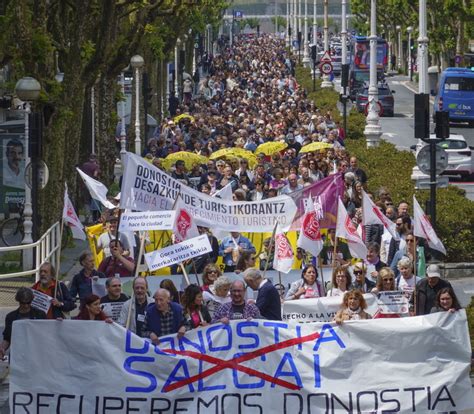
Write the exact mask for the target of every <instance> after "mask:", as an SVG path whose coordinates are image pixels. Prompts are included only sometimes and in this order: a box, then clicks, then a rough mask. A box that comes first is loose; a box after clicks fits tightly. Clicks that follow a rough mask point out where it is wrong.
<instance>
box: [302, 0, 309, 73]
mask: <svg viewBox="0 0 474 414" xmlns="http://www.w3.org/2000/svg"><path fill="white" fill-rule="evenodd" d="M303 30H304V33H303V47H304V53H303V63H305V64H308V63H309V54H308V49H309V41H308V0H304V29H303Z"/></svg>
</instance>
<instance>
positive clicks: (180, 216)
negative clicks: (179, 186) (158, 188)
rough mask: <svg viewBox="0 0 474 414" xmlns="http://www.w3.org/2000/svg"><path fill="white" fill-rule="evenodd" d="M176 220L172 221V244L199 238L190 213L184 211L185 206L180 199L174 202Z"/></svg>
mask: <svg viewBox="0 0 474 414" xmlns="http://www.w3.org/2000/svg"><path fill="white" fill-rule="evenodd" d="M175 210H176V218H175V220H174V226H173V234H174V242H175V243H181V242H183V241H186V240H188V239H192V238H193V237H198V236H199V231H198V228H197V225H196V222H195V221H194V219H193V216H192V215H191V213H190V212H189V211H188V210H187V209H186V205H185V204H184V201H183V200H182V199H181V197H179V196H178V200H177V201H176V206H175Z"/></svg>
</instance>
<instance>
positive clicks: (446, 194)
mask: <svg viewBox="0 0 474 414" xmlns="http://www.w3.org/2000/svg"><path fill="white" fill-rule="evenodd" d="M296 78H297V81H298V82H299V84H300V85H301V86H302V87H304V88H306V90H307V91H312V88H313V81H312V78H311V74H310V70H309V69H307V68H302V67H298V68H297V71H296ZM320 85H321V82H320V81H319V80H318V83H317V90H316V92H311V93H309V94H308V97H309V98H311V99H313V100H314V102H315V104H316V106H317V107H318V108H320V109H321V110H324V111H330V112H331V113H332V114H333V116H334V118H335V119H340V114H339V111H338V110H337V108H336V103H337V100H338V94H337V92H336V91H334V90H332V89H321V87H320ZM364 127H365V116H364V115H363V114H360V113H358V112H356V111H354V110H353V111H351V113H350V115H349V118H348V133H347V139H346V148H347V150H348V151H349V153H350V154H351V155H354V156H356V157H357V159H358V160H359V164H360V167H361V168H363V169H364V170H365V171H366V173H367V176H368V177H369V181H368V190H369V191H371V192H373V193H376V191H377V190H378V189H379V188H380V187H385V188H386V189H387V190H388V191H389V192H390V194H391V196H392V199H393V201H394V202H395V203H397V202H400V201H401V200H406V201H408V202H409V203H410V205H411V204H412V200H413V195H414V194H415V195H416V198H417V200H418V202H419V203H420V205H421V206H422V208H425V202H426V200H428V199H429V191H427V190H423V191H420V190H416V191H415V188H414V182H413V181H412V180H411V178H410V176H411V173H412V168H413V167H414V165H415V157H414V156H413V154H412V153H411V152H408V151H399V150H397V149H396V147H395V145H393V144H391V143H389V142H387V141H382V142H381V143H380V145H379V146H378V147H377V148H367V143H366V140H365V136H364ZM464 194H465V192H464V191H463V190H461V189H460V188H458V187H456V186H449V187H448V188H443V189H438V190H437V199H436V200H437V203H436V207H437V223H436V225H437V227H436V232H437V234H438V236H439V237H440V238H441V240H442V241H443V244H444V246H445V247H446V250H447V257H446V261H447V262H473V261H474V202H473V201H470V200H468V199H466V197H465V196H464Z"/></svg>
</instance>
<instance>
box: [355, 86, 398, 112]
mask: <svg viewBox="0 0 474 414" xmlns="http://www.w3.org/2000/svg"><path fill="white" fill-rule="evenodd" d="M378 93H379V97H378V100H379V103H380V105H381V107H382V113H381V116H393V115H394V107H395V101H394V99H393V94H394V93H395V91H392V90H390V88H389V87H388V85H379V87H378ZM368 102H369V88H368V87H367V86H364V87H363V88H361V89H359V91H358V92H357V93H356V106H357V110H358V111H359V112H365V113H366V112H367V110H366V109H367V108H366V107H367V103H368Z"/></svg>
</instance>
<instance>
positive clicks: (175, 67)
mask: <svg viewBox="0 0 474 414" xmlns="http://www.w3.org/2000/svg"><path fill="white" fill-rule="evenodd" d="M206 34H207V32H206ZM180 44H181V40H179V37H178V39H176V45H175V47H174V95H175V96H177V94H178V86H179V84H178V53H179V45H180ZM208 53H209V50H208ZM178 97H179V95H178Z"/></svg>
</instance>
